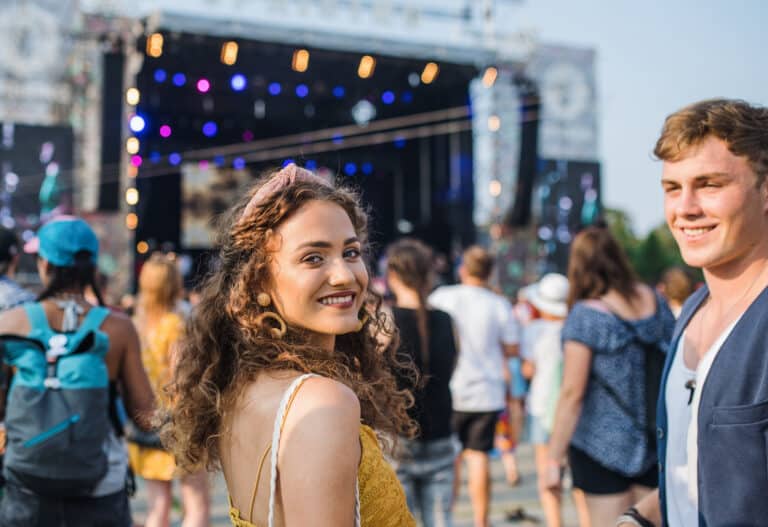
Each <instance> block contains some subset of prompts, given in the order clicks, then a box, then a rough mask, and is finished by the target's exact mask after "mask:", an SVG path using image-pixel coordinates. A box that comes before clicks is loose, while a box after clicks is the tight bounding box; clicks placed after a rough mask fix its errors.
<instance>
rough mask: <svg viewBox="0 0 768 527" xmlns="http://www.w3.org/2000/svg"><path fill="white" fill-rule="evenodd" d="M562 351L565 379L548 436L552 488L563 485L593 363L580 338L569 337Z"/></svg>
mask: <svg viewBox="0 0 768 527" xmlns="http://www.w3.org/2000/svg"><path fill="white" fill-rule="evenodd" d="M563 353H564V364H563V383H562V386H561V388H560V398H559V399H558V401H557V410H556V411H555V425H554V429H553V430H552V436H551V437H550V439H549V460H548V463H549V470H548V472H547V477H546V480H545V484H546V485H547V487H550V488H556V487H559V485H560V476H561V474H560V472H561V470H560V469H561V468H562V466H563V462H564V461H565V456H566V453H567V451H568V444H569V443H570V442H571V437H573V432H574V430H575V429H576V425H577V424H578V422H579V416H580V415H581V405H582V401H583V400H584V394H585V393H586V390H587V383H588V382H589V371H590V366H591V363H592V350H590V349H589V348H588V347H587V346H585V345H584V344H582V343H580V342H576V341H573V340H568V341H566V342H565V346H564V350H563Z"/></svg>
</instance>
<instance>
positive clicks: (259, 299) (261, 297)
mask: <svg viewBox="0 0 768 527" xmlns="http://www.w3.org/2000/svg"><path fill="white" fill-rule="evenodd" d="M256 303H257V304H259V305H260V306H261V307H267V306H268V305H269V304H271V303H272V298H271V297H270V296H269V295H268V294H267V293H259V294H258V295H256Z"/></svg>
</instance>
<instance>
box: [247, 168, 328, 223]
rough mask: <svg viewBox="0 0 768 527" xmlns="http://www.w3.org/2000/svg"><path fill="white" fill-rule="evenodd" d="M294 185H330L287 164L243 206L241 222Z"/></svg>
mask: <svg viewBox="0 0 768 527" xmlns="http://www.w3.org/2000/svg"><path fill="white" fill-rule="evenodd" d="M294 183H317V184H319V185H324V186H326V187H331V184H330V183H328V181H326V180H325V179H323V178H321V177H320V176H318V175H317V174H315V173H313V172H310V171H309V170H307V169H306V168H301V167H297V166H296V165H295V164H293V163H289V164H288V165H287V166H286V167H285V168H283V169H282V170H280V171H279V172H278V173H277V174H275V175H274V176H272V178H270V180H269V181H267V182H266V183H265V184H264V186H262V187H261V188H260V189H259V190H258V191H256V194H254V195H253V197H252V198H251V201H249V202H248V205H246V206H245V210H243V214H242V216H240V219H241V220H242V219H243V218H246V217H247V216H249V215H250V214H251V213H252V212H253V210H254V209H255V208H256V207H258V206H259V205H260V204H261V203H262V202H263V201H264V200H265V199H267V198H268V197H269V196H271V195H272V194H274V193H275V192H278V191H279V190H282V189H284V188H287V187H290V186H291V185H293V184H294Z"/></svg>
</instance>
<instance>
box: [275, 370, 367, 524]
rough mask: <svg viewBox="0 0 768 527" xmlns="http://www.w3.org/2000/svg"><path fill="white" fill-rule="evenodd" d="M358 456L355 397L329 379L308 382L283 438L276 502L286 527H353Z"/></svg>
mask: <svg viewBox="0 0 768 527" xmlns="http://www.w3.org/2000/svg"><path fill="white" fill-rule="evenodd" d="M360 455H361V448H360V403H359V401H358V399H357V396H356V395H355V393H354V392H353V391H352V390H351V389H350V388H348V387H347V386H345V385H344V384H341V383H340V382H337V381H334V380H331V379H326V378H311V379H308V380H307V381H305V383H304V386H302V388H301V390H300V391H299V393H298V395H297V397H296V398H295V399H294V402H293V405H292V407H291V410H290V412H289V413H288V416H287V417H286V421H285V427H284V428H283V433H282V435H281V439H280V452H279V455H278V471H279V481H280V484H279V486H278V489H279V497H278V499H277V501H278V502H280V503H281V505H282V512H283V517H284V518H285V527H298V526H304V525H313V526H316V527H337V526H338V527H353V525H354V518H355V516H354V511H355V490H356V485H357V469H358V466H359V464H360Z"/></svg>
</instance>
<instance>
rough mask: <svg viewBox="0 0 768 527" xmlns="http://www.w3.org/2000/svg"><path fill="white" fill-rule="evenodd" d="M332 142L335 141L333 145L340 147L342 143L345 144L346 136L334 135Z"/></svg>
mask: <svg viewBox="0 0 768 527" xmlns="http://www.w3.org/2000/svg"><path fill="white" fill-rule="evenodd" d="M331 141H333V144H335V145H340V144H341V143H343V142H344V136H343V135H341V134H334V135H333V137H332V138H331Z"/></svg>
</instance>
